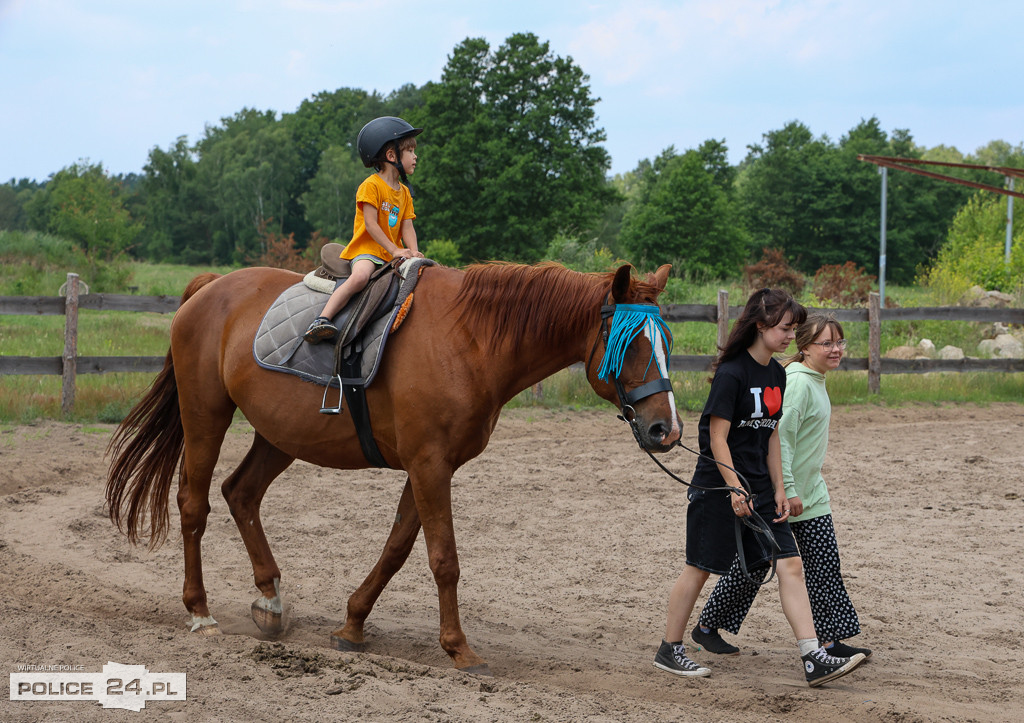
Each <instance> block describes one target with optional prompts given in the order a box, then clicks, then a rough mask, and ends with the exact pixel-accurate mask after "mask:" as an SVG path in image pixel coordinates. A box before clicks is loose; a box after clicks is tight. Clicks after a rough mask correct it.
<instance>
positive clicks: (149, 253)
mask: <svg viewBox="0 0 1024 723" xmlns="http://www.w3.org/2000/svg"><path fill="white" fill-rule="evenodd" d="M143 170H144V176H143V179H142V195H143V197H144V199H145V201H144V209H145V210H144V219H145V226H144V229H143V233H142V236H141V238H140V247H141V248H140V249H139V255H141V256H143V257H145V258H148V259H152V260H174V261H181V262H183V263H209V262H211V261H212V260H213V254H212V251H213V248H212V240H213V233H212V228H211V223H210V222H211V220H212V217H213V215H214V213H215V211H214V208H213V207H212V206H211V198H210V195H209V194H208V193H207V192H205V190H204V188H203V186H202V184H201V183H200V182H199V179H198V173H199V165H198V161H197V159H196V153H195V151H194V150H193V149H192V148H190V147H189V145H188V141H187V139H186V137H185V136H180V137H178V139H177V140H176V141H175V143H174V145H172V146H170V147H169V148H168V149H167V150H166V151H165V150H162V149H160V148H153V149H152V150H151V151H150V152H149V162H148V163H147V164H146V165H145V166H144V167H143Z"/></svg>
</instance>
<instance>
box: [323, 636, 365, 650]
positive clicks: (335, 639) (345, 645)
mask: <svg viewBox="0 0 1024 723" xmlns="http://www.w3.org/2000/svg"><path fill="white" fill-rule="evenodd" d="M331 647H332V648H334V649H335V650H341V651H342V652H345V653H361V652H363V651H364V650H366V643H353V642H352V641H351V640H348V639H346V638H343V637H341V636H340V635H333V634H332V635H331Z"/></svg>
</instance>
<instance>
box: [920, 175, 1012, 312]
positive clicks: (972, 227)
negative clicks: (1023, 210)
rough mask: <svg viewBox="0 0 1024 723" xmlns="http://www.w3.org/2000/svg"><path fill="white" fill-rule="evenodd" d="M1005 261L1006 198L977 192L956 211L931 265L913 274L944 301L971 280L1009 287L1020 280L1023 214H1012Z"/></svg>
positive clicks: (990, 286) (990, 287)
mask: <svg viewBox="0 0 1024 723" xmlns="http://www.w3.org/2000/svg"><path fill="white" fill-rule="evenodd" d="M1013 225H1014V227H1013V232H1012V235H1013V244H1012V246H1011V250H1010V263H1009V264H1007V263H1006V258H1005V244H1006V200H1005V199H1003V198H1000V197H995V198H993V197H990V196H987V195H985V194H982V193H979V194H977V195H975V196H974V197H972V198H971V200H970V201H968V202H967V203H966V204H965V205H964V207H963V208H961V209H960V211H959V212H957V215H956V217H955V218H954V219H953V223H952V224H951V225H950V228H949V237H948V238H947V240H946V243H945V244H944V245H943V247H942V248H941V249H940V250H939V254H938V257H937V258H936V259H935V262H934V264H932V266H931V268H929V269H928V270H927V271H925V272H924V273H923V274H921V276H920V277H919V278H918V283H920V284H922V285H925V286H928V287H930V288H931V289H932V291H934V292H935V293H936V294H937V295H938V296H939V297H940V298H941V299H942V300H943V301H945V302H946V303H957V302H958V301H959V299H960V298H961V297H962V296H963V294H964V292H966V291H967V290H968V289H970V288H971V286H974V285H977V286H980V287H982V288H983V289H986V290H998V291H1004V292H1007V293H1014V292H1016V291H1017V290H1018V289H1020V288H1021V287H1022V286H1024V220H1022V219H1021V218H1020V217H1019V216H1016V215H1015V216H1014V219H1013Z"/></svg>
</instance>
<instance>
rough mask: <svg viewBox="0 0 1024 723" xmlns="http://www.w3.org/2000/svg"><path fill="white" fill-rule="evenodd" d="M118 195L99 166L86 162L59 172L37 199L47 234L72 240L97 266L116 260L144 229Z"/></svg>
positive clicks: (118, 190) (115, 188) (114, 184)
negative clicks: (100, 262)
mask: <svg viewBox="0 0 1024 723" xmlns="http://www.w3.org/2000/svg"><path fill="white" fill-rule="evenodd" d="M119 192H120V188H119V186H118V185H117V184H116V183H114V182H113V181H112V180H111V179H110V178H108V177H107V174H106V172H105V171H104V170H103V166H102V165H100V164H96V165H92V164H90V163H89V162H88V161H83V162H82V163H81V164H74V165H71V166H68V167H67V168H64V169H62V170H60V171H58V172H57V173H56V174H54V176H53V178H52V179H51V180H50V181H49V183H47V185H46V190H45V194H39V195H38V197H39V202H40V203H41V204H42V208H43V213H44V214H45V217H46V219H47V223H46V228H45V230H46V231H49V232H50V233H54V234H57V235H60V236H65V237H66V238H68V239H70V240H71V241H72V242H73V243H74V244H75V245H76V246H78V248H80V249H81V250H82V251H83V252H84V253H85V255H86V257H87V258H88V259H90V260H91V261H92V262H94V263H95V262H97V261H112V260H114V259H116V258H117V257H119V256H120V255H121V254H122V253H123V252H124V251H125V250H126V249H127V248H128V246H129V245H130V244H131V243H132V242H133V241H134V240H135V238H136V237H137V236H138V234H139V231H140V230H141V227H142V226H141V224H140V223H138V222H137V221H135V220H134V219H132V218H131V215H130V214H129V213H128V211H127V210H126V209H125V208H124V204H123V202H122V199H121V198H120V195H119Z"/></svg>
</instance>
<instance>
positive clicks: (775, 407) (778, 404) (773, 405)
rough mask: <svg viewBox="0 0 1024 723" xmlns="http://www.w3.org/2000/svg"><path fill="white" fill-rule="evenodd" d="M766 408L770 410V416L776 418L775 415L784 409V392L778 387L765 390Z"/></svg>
mask: <svg viewBox="0 0 1024 723" xmlns="http://www.w3.org/2000/svg"><path fill="white" fill-rule="evenodd" d="M764 406H765V408H766V409H767V410H768V416H769V417H772V416H775V413H776V412H777V411H779V409H781V408H782V390H781V389H779V388H778V387H765V388H764Z"/></svg>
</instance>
